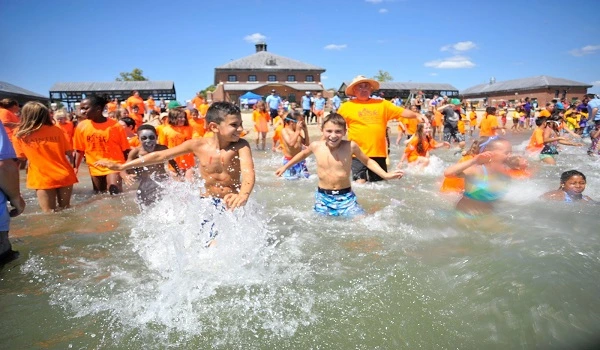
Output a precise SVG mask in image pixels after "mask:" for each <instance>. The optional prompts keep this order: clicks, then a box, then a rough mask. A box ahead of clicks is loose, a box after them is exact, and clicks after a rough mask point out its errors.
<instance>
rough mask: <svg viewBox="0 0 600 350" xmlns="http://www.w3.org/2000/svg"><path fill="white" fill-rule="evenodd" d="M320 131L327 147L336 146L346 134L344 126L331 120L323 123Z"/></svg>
mask: <svg viewBox="0 0 600 350" xmlns="http://www.w3.org/2000/svg"><path fill="white" fill-rule="evenodd" d="M322 132H323V140H325V143H326V145H327V147H331V148H336V147H338V146H339V145H340V143H341V142H342V139H343V138H344V136H346V128H345V127H343V126H341V125H336V124H334V123H332V122H327V123H325V124H323V129H322Z"/></svg>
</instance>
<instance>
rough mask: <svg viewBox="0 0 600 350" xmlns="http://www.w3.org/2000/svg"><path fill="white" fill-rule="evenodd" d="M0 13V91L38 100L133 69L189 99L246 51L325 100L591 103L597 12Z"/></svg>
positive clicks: (530, 2) (253, 9)
mask: <svg viewBox="0 0 600 350" xmlns="http://www.w3.org/2000/svg"><path fill="white" fill-rule="evenodd" d="M0 13H1V14H2V21H0V33H2V34H3V35H0V46H1V47H4V53H3V54H2V55H1V56H0V81H5V82H7V83H10V84H14V85H17V86H20V87H22V88H25V89H28V90H31V91H34V92H37V93H39V94H42V95H48V90H49V89H50V87H51V86H52V85H53V84H54V83H57V82H90V81H94V82H100V81H113V80H115V78H116V77H118V76H119V73H120V72H130V71H131V70H133V69H134V68H140V69H142V70H143V72H144V75H145V76H146V77H148V78H149V79H150V80H172V81H174V82H175V88H176V91H177V98H178V100H180V101H183V100H187V99H191V98H192V97H193V96H194V94H195V92H197V91H199V90H202V89H204V88H206V87H207V86H209V85H211V84H213V82H214V68H215V67H217V66H220V65H223V64H225V63H227V62H229V61H231V60H234V59H238V58H242V57H245V56H248V55H251V54H252V53H254V52H255V47H254V44H255V42H256V41H257V40H264V41H265V42H266V43H267V45H268V51H269V52H272V53H274V54H277V55H281V56H285V57H289V58H292V59H296V60H299V61H302V62H306V63H310V64H313V65H316V66H320V67H323V68H324V69H326V72H325V73H324V74H322V77H321V78H322V83H323V85H324V86H325V88H327V89H329V88H335V89H338V88H339V87H340V85H341V84H342V83H343V82H344V81H350V80H352V78H353V77H355V76H356V75H365V76H369V77H373V76H374V75H376V74H377V73H378V71H379V70H383V71H387V72H389V73H390V75H391V76H392V77H393V81H396V82H409V81H411V82H433V83H449V84H452V85H453V86H455V87H456V88H458V89H459V90H464V89H466V88H469V87H471V86H474V85H477V84H481V83H485V82H488V81H489V80H490V79H491V78H492V77H494V78H495V79H496V81H504V80H510V79H518V78H525V77H531V76H536V75H549V76H554V77H559V78H566V79H571V80H575V81H579V82H585V83H590V84H592V85H594V87H593V88H592V89H590V91H591V92H596V93H600V21H599V20H598V17H599V16H600V1H590V0H587V1H579V0H572V1H568V2H564V1H556V0H545V1H538V0H515V1H472V0H471V1H461V0H457V1H453V2H442V1H427V0H418V1H417V0H303V1H300V0H277V1H274V0H240V1H233V0H219V1H206V2H205V1H176V0H172V1H169V2H164V1H154V0H147V1H144V2H139V1H128V0H120V1H113V0H84V1H75V0H70V1H67V0H53V1H46V0H0Z"/></svg>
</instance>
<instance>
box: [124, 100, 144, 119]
mask: <svg viewBox="0 0 600 350" xmlns="http://www.w3.org/2000/svg"><path fill="white" fill-rule="evenodd" d="M133 106H138V113H137V115H138V117H139V118H135V115H134V114H133V110H132V107H133ZM127 109H129V116H130V117H131V118H133V119H134V120H135V124H136V126H140V125H142V123H143V122H142V120H143V119H144V112H145V111H146V105H145V104H144V99H143V98H141V97H139V96H130V97H129V98H128V99H127ZM138 119H139V120H140V123H139V124H138Z"/></svg>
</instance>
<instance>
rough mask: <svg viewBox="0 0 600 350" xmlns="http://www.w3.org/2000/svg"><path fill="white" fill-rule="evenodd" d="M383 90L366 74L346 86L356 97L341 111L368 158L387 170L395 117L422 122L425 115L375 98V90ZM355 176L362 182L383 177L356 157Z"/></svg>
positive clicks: (353, 171)
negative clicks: (388, 136) (389, 131)
mask: <svg viewBox="0 0 600 350" xmlns="http://www.w3.org/2000/svg"><path fill="white" fill-rule="evenodd" d="M375 90H379V82H377V81H376V80H373V79H369V78H366V77H364V76H362V75H359V76H357V77H356V78H354V80H352V83H350V85H348V87H346V95H347V96H354V98H353V99H351V100H350V101H348V102H346V103H343V104H342V106H341V107H340V109H339V110H338V114H340V115H341V116H342V117H344V119H345V120H346V123H347V124H348V140H350V141H354V142H356V143H357V144H358V147H359V148H360V150H361V151H363V153H364V154H366V155H367V157H369V158H371V159H373V160H374V161H376V162H377V164H379V166H381V168H382V169H383V170H385V171H387V164H386V158H387V156H388V153H387V143H386V128H387V124H388V122H389V121H390V120H391V119H400V118H418V119H419V120H420V121H421V122H424V121H425V117H423V116H422V115H421V114H417V113H415V112H412V111H410V110H408V109H404V108H402V107H397V106H394V104H393V103H391V102H390V101H387V100H383V99H372V98H371V94H372V93H373V91H375ZM352 179H353V180H354V181H356V182H358V183H364V182H367V181H370V182H375V181H381V180H383V179H382V178H381V177H379V176H378V175H377V174H375V173H373V172H372V171H370V170H369V169H367V167H366V166H364V165H363V164H362V163H361V162H360V161H359V160H357V159H353V160H352Z"/></svg>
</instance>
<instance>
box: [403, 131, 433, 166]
mask: <svg viewBox="0 0 600 350" xmlns="http://www.w3.org/2000/svg"><path fill="white" fill-rule="evenodd" d="M418 143H419V138H418V137H416V136H413V138H411V139H410V141H409V142H408V144H407V145H406V148H405V149H404V153H406V158H407V160H408V162H409V163H411V162H414V161H415V160H417V158H419V157H426V156H427V152H429V150H430V149H433V148H434V147H435V145H436V144H437V143H436V142H435V140H434V139H433V138H432V139H431V140H429V141H427V138H424V139H422V140H421V143H422V144H423V152H421V153H419V152H418V151H417V144H418Z"/></svg>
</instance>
